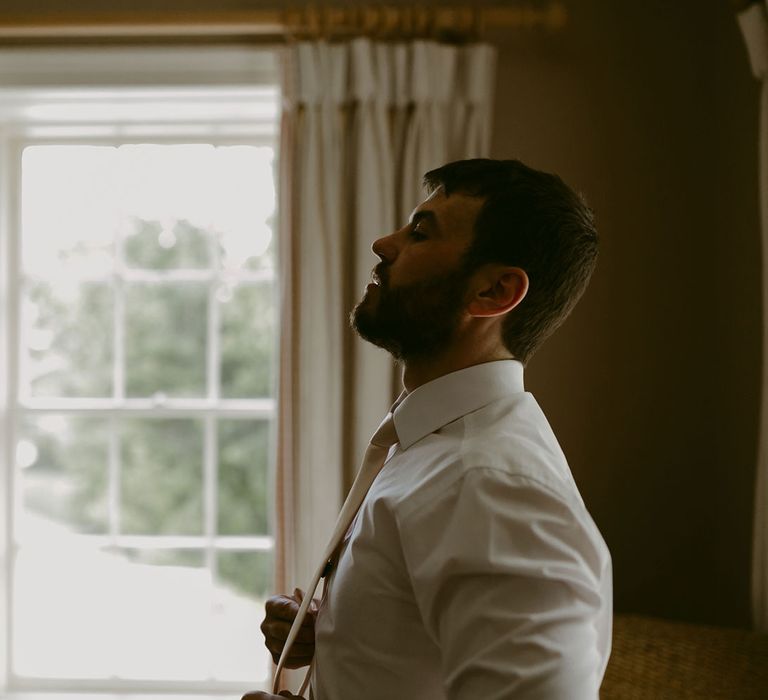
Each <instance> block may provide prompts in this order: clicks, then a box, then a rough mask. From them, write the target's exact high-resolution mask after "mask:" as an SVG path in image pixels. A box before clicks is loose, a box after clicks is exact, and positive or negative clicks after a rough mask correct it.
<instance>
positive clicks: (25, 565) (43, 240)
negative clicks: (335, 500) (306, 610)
mask: <svg viewBox="0 0 768 700" xmlns="http://www.w3.org/2000/svg"><path fill="white" fill-rule="evenodd" d="M273 106H274V105H273ZM272 120H273V121H274V115H273V116H272ZM86 131H87V130H86ZM266 131H269V129H267V130H266ZM272 131H274V129H273V130H272ZM185 133H187V132H180V133H179V134H176V135H174V134H173V133H172V129H169V127H168V126H167V124H166V125H165V126H164V128H163V136H162V138H158V139H152V138H146V139H139V138H136V137H131V138H120V137H117V138H115V137H111V138H106V139H105V138H104V137H97V138H91V139H89V138H88V137H87V135H86V136H83V135H82V134H80V135H78V136H77V138H74V139H73V138H59V139H52V138H46V139H45V140H39V139H38V140H35V139H31V138H21V139H19V140H18V142H17V143H16V147H15V150H14V149H11V150H13V151H14V152H15V154H16V155H15V156H14V157H15V158H16V162H15V163H12V167H13V168H15V172H17V176H16V177H17V180H18V182H17V184H18V186H17V187H16V188H15V190H16V193H17V199H16V200H14V202H12V204H13V206H15V207H16V209H15V211H16V216H15V217H13V219H12V220H15V225H12V226H11V227H10V228H11V229H13V230H12V231H11V232H10V233H9V235H11V236H14V241H15V243H14V246H12V248H11V249H12V250H14V249H15V250H16V251H17V253H18V254H17V256H16V260H17V264H16V266H15V268H14V269H12V271H11V272H12V274H11V279H12V280H13V282H14V284H13V288H14V292H13V294H12V295H11V296H10V298H11V300H12V304H14V305H15V306H14V309H12V310H11V311H10V312H9V318H15V319H16V324H15V325H16V328H15V331H16V332H17V340H16V343H15V350H14V352H13V353H11V362H12V363H14V364H15V370H16V371H15V374H14V376H15V380H14V382H15V384H16V386H15V387H14V392H13V393H14V396H15V398H14V399H13V401H12V403H11V405H10V407H9V408H10V411H9V413H10V415H11V417H12V421H11V426H12V428H11V429H12V431H13V432H12V435H13V437H14V442H15V445H16V454H15V466H14V470H13V477H12V481H11V483H12V493H13V498H12V500H13V504H12V505H13V509H12V512H13V518H12V526H11V528H10V532H9V536H10V543H9V550H8V551H9V554H10V556H9V559H10V564H11V570H10V573H9V588H10V597H9V600H10V606H9V607H10V610H9V620H10V624H11V628H10V629H11V633H10V635H9V642H10V643H9V662H10V663H9V664H8V668H9V675H10V679H11V681H12V682H13V681H14V679H15V680H16V681H17V682H20V683H22V684H23V683H28V684H29V683H32V684H33V682H34V681H35V679H42V680H45V681H47V682H48V683H50V682H51V681H52V680H56V679H60V680H62V681H63V682H66V683H68V685H66V686H65V687H70V688H76V687H78V686H77V682H81V681H82V683H83V685H82V686H80V687H83V688H87V687H88V683H89V682H90V683H92V684H93V683H97V682H99V683H102V684H104V683H106V684H107V687H115V688H118V689H119V688H120V687H121V683H122V684H125V687H131V682H134V683H148V682H150V681H158V682H162V683H166V684H172V683H177V685H178V687H184V683H187V684H191V683H192V682H197V683H200V682H202V683H205V684H207V686H206V687H210V688H212V689H215V688H226V687H229V686H228V685H227V684H228V683H235V682H237V683H240V684H242V683H245V684H246V686H248V685H251V686H252V687H257V686H258V684H259V683H261V682H263V681H264V679H265V678H266V677H267V674H268V669H269V663H270V660H269V657H268V656H267V655H266V652H265V651H264V650H263V646H262V644H261V639H260V632H259V625H260V623H261V620H262V617H263V600H264V598H265V597H266V596H267V595H270V594H271V586H272V574H273V548H274V540H273V535H274V533H273V530H272V513H271V511H270V508H271V503H272V502H273V499H272V497H271V491H272V488H273V474H272V469H273V467H272V459H273V458H272V452H273V450H272V442H273V440H272V429H273V418H274V376H275V348H276V312H275V248H276V242H275V240H274V238H273V235H272V230H273V224H274V216H275V190H274V169H275V165H276V163H275V157H276V154H275V149H274V133H271V134H268V135H266V136H265V135H264V134H261V135H251V136H243V137H240V138H235V137H233V136H232V135H229V136H226V137H219V136H217V135H216V133H215V131H212V132H211V133H210V134H208V135H207V137H206V135H205V134H201V133H200V132H199V128H198V133H197V134H196V135H195V136H194V138H188V137H185V136H184V134H185ZM265 133H266V132H265ZM109 684H111V685H109ZM164 687H169V688H170V687H172V686H171V685H167V686H164ZM188 687H192V686H191V685H189V686H188Z"/></svg>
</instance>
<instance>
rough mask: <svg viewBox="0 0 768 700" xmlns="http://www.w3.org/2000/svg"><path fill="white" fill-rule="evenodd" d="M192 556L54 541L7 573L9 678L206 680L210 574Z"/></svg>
mask: <svg viewBox="0 0 768 700" xmlns="http://www.w3.org/2000/svg"><path fill="white" fill-rule="evenodd" d="M203 561H204V558H203V555H202V553H201V552H200V551H179V550H170V551H149V550H133V549H107V548H98V547H95V546H88V545H84V544H83V543H75V542H73V541H71V540H67V539H62V540H59V541H57V543H56V547H55V548H50V547H48V548H46V549H43V548H42V547H27V548H22V549H21V550H20V552H19V555H18V557H17V561H16V567H15V591H16V598H15V605H14V611H15V622H16V624H15V626H14V630H15V639H14V643H15V651H16V653H15V656H14V661H15V664H14V666H15V671H16V672H17V673H19V674H21V675H28V676H38V677H39V676H53V677H56V676H59V677H63V678H74V677H83V678H97V677H104V678H106V677H109V676H117V677H120V678H141V679H152V678H168V679H174V678H177V679H184V680H195V679H201V678H205V677H207V676H208V675H210V666H211V660H210V659H211V651H210V639H211V636H212V635H211V629H212V624H211V611H210V608H211V606H210V600H211V596H212V594H213V590H212V585H211V575H210V571H209V570H208V569H207V568H205V567H204V564H203Z"/></svg>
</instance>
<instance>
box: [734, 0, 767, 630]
mask: <svg viewBox="0 0 768 700" xmlns="http://www.w3.org/2000/svg"><path fill="white" fill-rule="evenodd" d="M738 21H739V26H740V27H741V31H742V34H743V36H744V40H745V42H746V45H747V52H748V53H749V61H750V65H751V67H752V72H753V73H754V75H755V77H756V78H757V79H758V80H759V81H760V82H761V84H762V88H761V97H760V137H759V145H758V149H759V159H760V215H761V228H762V253H763V374H762V399H761V410H760V432H759V445H758V461H757V477H756V482H755V518H754V530H753V549H752V553H753V556H752V617H753V623H754V626H755V628H756V629H758V630H761V631H764V632H768V11H767V10H766V5H765V4H763V3H762V2H761V3H754V4H752V5H750V6H749V7H748V8H747V9H746V10H744V11H742V12H740V13H739V15H738Z"/></svg>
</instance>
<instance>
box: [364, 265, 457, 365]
mask: <svg viewBox="0 0 768 700" xmlns="http://www.w3.org/2000/svg"><path fill="white" fill-rule="evenodd" d="M376 271H377V273H378V272H380V271H381V272H383V271H384V270H382V269H381V266H379V267H377V268H376ZM378 277H379V279H380V280H381V284H380V285H379V287H378V291H373V292H367V293H366V296H365V297H364V298H363V300H362V301H361V302H360V303H359V304H358V305H357V306H356V307H355V308H354V309H353V311H352V313H351V314H350V323H351V325H352V327H353V328H354V329H355V330H356V331H357V333H358V335H360V337H361V338H363V339H364V340H367V341H369V342H370V343H373V344H374V345H378V346H379V347H380V348H383V349H384V350H386V351H387V352H389V353H390V354H391V355H392V356H393V357H394V358H395V359H396V360H399V361H407V360H414V359H424V358H430V357H435V356H436V355H438V354H439V353H440V352H441V351H442V350H444V349H445V348H446V347H447V346H448V345H449V344H450V342H451V339H452V337H453V334H454V332H455V330H456V327H457V326H458V323H459V320H460V318H461V311H462V307H463V301H464V293H465V291H466V286H467V280H468V278H469V275H468V273H467V271H466V270H465V269H464V268H463V267H459V269H457V270H454V271H453V272H449V273H447V274H444V275H440V276H438V277H433V278H432V279H429V280H425V281H422V282H415V283H414V284H410V285H407V286H403V287H396V288H394V289H392V288H390V287H389V285H388V284H386V278H384V279H382V275H381V274H379V275H378ZM373 295H377V296H378V299H376V298H374V297H373Z"/></svg>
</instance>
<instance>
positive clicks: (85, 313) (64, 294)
mask: <svg viewBox="0 0 768 700" xmlns="http://www.w3.org/2000/svg"><path fill="white" fill-rule="evenodd" d="M113 313H114V292H113V290H112V287H111V285H109V284H104V283H96V282H93V283H82V284H78V283H77V282H76V281H74V280H67V279H61V280H59V281H45V282H42V281H32V280H30V281H29V282H28V284H27V285H26V293H25V298H24V303H23V306H22V328H23V331H22V338H23V339H24V344H25V347H23V348H22V357H23V358H25V359H26V366H27V381H28V385H27V386H26V387H22V391H24V390H27V391H28V392H29V394H30V395H32V396H37V397H43V396H45V397H107V396H111V395H112V345H113V341H112V338H113V330H112V327H113V322H112V316H113Z"/></svg>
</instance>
